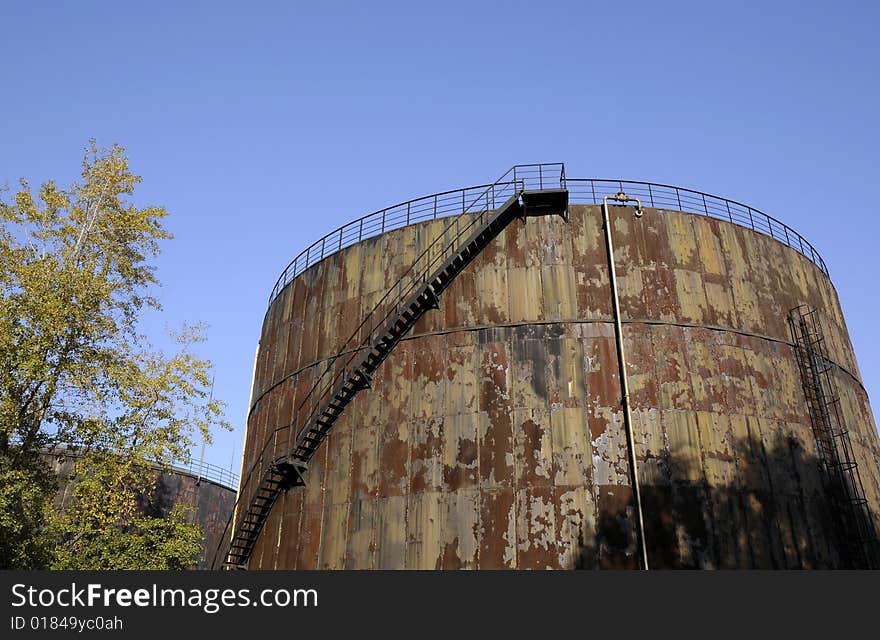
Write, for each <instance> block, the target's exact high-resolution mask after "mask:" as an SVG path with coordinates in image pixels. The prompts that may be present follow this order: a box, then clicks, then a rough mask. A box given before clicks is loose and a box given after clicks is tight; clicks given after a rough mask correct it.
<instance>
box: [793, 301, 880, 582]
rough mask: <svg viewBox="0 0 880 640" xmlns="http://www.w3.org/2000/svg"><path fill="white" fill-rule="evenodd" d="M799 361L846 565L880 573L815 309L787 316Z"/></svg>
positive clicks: (799, 309)
mask: <svg viewBox="0 0 880 640" xmlns="http://www.w3.org/2000/svg"><path fill="white" fill-rule="evenodd" d="M788 323H789V329H790V330H791V334H792V338H793V339H794V342H795V355H796V357H797V360H798V366H799V367H800V370H801V382H802V384H803V389H804V395H805V396H806V400H807V407H808V410H809V413H810V420H811V422H812V425H813V435H814V437H815V439H816V448H817V450H818V453H819V458H820V460H821V463H822V466H823V468H824V470H825V474H826V485H827V486H826V490H827V491H828V494H829V498H830V502H831V506H832V507H833V508H832V511H833V513H832V514H831V515H832V517H833V519H834V520H835V521H836V522H835V524H836V526H837V528H838V535H839V536H840V538H841V542H842V546H843V548H844V549H845V550H846V554H847V558H845V559H844V560H845V562H846V563H847V564H849V565H850V567H851V568H856V569H880V548H878V543H880V541H878V538H877V532H876V529H875V527H874V522H873V519H872V516H871V514H870V512H869V510H868V500H867V498H866V497H865V488H864V486H863V485H862V479H861V476H860V474H859V466H858V463H857V462H856V457H855V454H854V452H853V449H852V443H851V442H850V437H849V429H848V428H847V425H846V422H845V421H844V418H843V412H842V411H841V408H840V396H839V394H838V392H837V388H836V385H835V384H834V380H833V378H832V376H831V370H832V367H834V365H833V363H832V362H831V360H830V359H829V358H828V353H827V349H826V346H825V335H824V332H823V331H822V325H821V323H820V321H819V316H818V312H817V311H816V309H814V308H812V307H809V306H807V305H802V306H800V307H796V308H795V309H792V310H791V311H790V312H789V315H788Z"/></svg>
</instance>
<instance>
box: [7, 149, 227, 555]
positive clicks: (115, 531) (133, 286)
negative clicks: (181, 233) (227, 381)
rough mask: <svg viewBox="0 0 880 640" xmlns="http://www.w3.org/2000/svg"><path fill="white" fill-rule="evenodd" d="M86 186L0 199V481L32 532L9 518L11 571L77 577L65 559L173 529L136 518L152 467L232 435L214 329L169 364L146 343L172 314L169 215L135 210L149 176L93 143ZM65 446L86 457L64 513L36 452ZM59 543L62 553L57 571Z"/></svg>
mask: <svg viewBox="0 0 880 640" xmlns="http://www.w3.org/2000/svg"><path fill="white" fill-rule="evenodd" d="M81 176H82V180H81V182H78V183H74V184H73V185H71V186H70V187H69V188H67V189H62V188H60V187H58V186H57V185H56V184H55V183H54V182H51V181H50V182H46V183H45V184H43V185H42V187H41V188H40V189H39V190H38V191H37V194H36V196H35V195H34V194H33V193H32V190H31V188H30V186H29V185H28V183H27V182H25V181H24V180H22V181H21V183H20V187H19V189H18V190H17V191H16V192H15V193H14V194H13V195H12V197H11V198H8V199H7V198H0V222H2V230H0V283H2V295H0V476H2V477H0V481H5V482H6V483H12V484H10V485H9V487H7V488H5V489H4V491H3V492H0V500H5V501H8V502H9V505H8V506H7V509H8V510H9V512H10V513H11V512H13V511H16V510H17V512H20V513H22V514H24V515H26V516H27V517H26V518H25V520H26V521H27V523H28V524H27V526H18V527H17V528H16V527H15V526H12V525H10V524H9V523H8V522H6V518H2V519H0V543H2V544H3V545H4V548H3V549H2V550H0V560H2V561H3V562H4V563H6V562H10V563H11V565H9V566H21V567H38V566H45V565H46V564H48V563H51V562H54V564H55V566H62V567H63V566H72V564H71V563H65V561H64V558H69V557H70V554H66V553H64V549H65V547H68V548H74V547H76V546H77V545H80V546H82V545H88V544H89V542H90V541H96V540H109V539H111V538H112V539H113V540H114V541H115V542H114V548H116V549H125V548H132V549H133V548H135V547H136V546H137V545H136V544H132V545H129V546H128V547H127V546H126V544H127V543H125V542H120V540H121V538H119V536H123V537H124V536H125V535H135V536H136V535H146V533H147V532H149V535H150V536H153V537H155V536H156V535H158V534H160V533H162V532H163V531H164V532H165V533H168V532H169V531H171V530H173V527H172V529H167V528H165V529H163V527H162V526H160V525H159V524H157V523H150V522H146V521H145V520H144V518H141V517H140V516H139V515H138V513H137V508H136V504H137V496H138V495H140V494H142V493H143V492H144V491H149V489H150V485H151V483H152V477H153V476H152V474H150V473H149V468H150V467H151V466H152V465H153V464H155V463H159V464H169V463H171V462H172V461H174V460H185V459H187V457H188V455H189V454H188V452H189V450H190V448H191V447H192V446H193V443H194V438H195V437H196V436H199V437H201V438H204V439H205V440H208V441H210V430H211V427H213V426H220V427H223V428H228V424H227V423H226V422H225V421H224V420H223V418H222V403H221V402H219V401H216V400H213V399H210V398H209V394H208V386H209V383H210V371H211V364H210V362H209V361H207V360H204V359H201V358H199V357H197V356H196V355H194V354H193V353H192V352H191V350H190V348H191V347H192V345H194V344H196V343H198V342H200V341H201V340H202V339H203V330H204V327H203V326H201V325H194V326H184V327H183V328H182V329H181V330H180V331H179V332H178V333H177V334H175V338H176V341H177V349H176V352H174V353H172V354H170V355H168V354H166V353H164V352H163V351H162V350H160V349H157V348H156V347H154V346H153V345H152V344H151V343H150V341H149V340H148V338H147V337H146V336H144V335H142V334H141V333H140V332H139V331H138V320H139V318H140V317H141V316H142V315H143V314H144V313H145V312H148V311H150V310H160V308H161V307H160V305H159V303H158V301H157V300H156V299H155V298H154V297H153V296H152V295H151V289H152V288H153V287H155V286H156V285H157V284H158V282H157V279H156V277H155V267H154V266H153V265H152V264H151V262H150V261H151V259H152V258H154V257H155V256H156V255H158V253H159V243H160V241H163V240H167V239H169V238H171V235H170V234H169V233H168V232H167V231H166V230H165V229H164V227H163V226H162V219H163V218H164V217H165V216H166V215H167V213H166V211H165V210H164V209H163V208H161V207H154V206H148V207H142V208H141V207H138V206H136V205H135V204H133V203H132V202H131V200H130V197H131V195H132V194H133V192H134V189H135V186H136V185H137V184H139V183H140V178H139V177H138V176H136V175H134V174H133V173H131V171H130V170H129V166H128V160H127V158H126V156H125V152H124V149H123V148H122V147H120V146H118V145H114V146H113V147H111V148H110V149H102V148H98V147H97V146H96V144H95V142H94V141H92V142H91V144H90V145H89V146H88V147H87V148H86V151H85V154H84V159H83V163H82V172H81ZM0 195H2V194H0ZM61 445H66V446H72V447H76V448H77V449H79V451H80V452H81V453H84V454H85V458H84V460H83V462H82V464H81V474H80V476H81V477H80V479H79V481H78V485H77V487H76V491H75V497H76V500H75V501H74V503H73V506H72V507H71V508H70V509H69V510H67V512H66V513H61V514H54V515H53V514H51V513H49V511H48V510H47V508H46V506H47V505H48V504H49V503H50V502H51V496H52V493H53V490H52V483H51V478H48V479H47V478H46V473H47V470H46V469H45V467H44V466H41V465H40V464H39V457H38V456H37V453H38V452H39V451H41V450H45V449H47V448H53V447H57V446H61ZM27 478H29V480H28V479H27ZM35 478H41V480H40V481H39V482H34V479H35ZM13 485H14V486H16V487H18V489H13V488H11V487H12V486H13ZM37 494H39V495H40V496H42V499H41V500H36V496H37ZM26 501H30V502H31V503H32V504H31V505H25V502H26ZM37 505H40V506H41V507H42V508H38V506H37ZM4 511H6V510H4ZM47 514H48V515H47ZM178 515H179V514H178ZM175 517H176V516H175ZM178 520H179V518H178ZM178 520H175V521H174V522H176V523H177V524H180V523H179V522H178ZM136 523H137V524H136ZM175 526H176V525H175ZM16 532H17V533H16ZM16 536H18V538H17V539H18V541H17V542H16V541H15V540H16ZM22 536H24V537H25V538H27V537H28V536H30V537H29V540H30V542H26V541H25V540H24V538H22ZM47 539H52V540H55V541H56V542H57V543H58V544H59V545H60V548H61V551H62V552H61V553H59V554H58V555H57V557H56V559H55V560H54V561H52V560H51V557H52V555H53V554H52V553H50V552H47V551H46V550H45V549H46V542H45V541H46V540H47ZM41 541H42V542H41ZM153 548H157V549H158V548H161V545H159V546H158V547H156V546H155V545H154V546H153ZM12 549H18V551H15V552H12V551H10V550H12ZM7 551H9V553H8V555H9V557H10V559H9V560H7ZM117 564H124V562H120V563H117ZM159 564H161V562H159ZM92 568H97V567H92Z"/></svg>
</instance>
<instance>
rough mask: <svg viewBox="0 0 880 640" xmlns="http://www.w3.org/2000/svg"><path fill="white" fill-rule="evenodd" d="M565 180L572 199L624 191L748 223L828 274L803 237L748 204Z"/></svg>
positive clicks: (659, 187)
mask: <svg viewBox="0 0 880 640" xmlns="http://www.w3.org/2000/svg"><path fill="white" fill-rule="evenodd" d="M567 184H568V190H569V199H570V201H571V202H577V203H580V204H602V199H603V198H604V197H605V196H611V195H614V194H615V193H617V192H618V191H625V192H626V194H627V195H628V196H631V197H636V198H639V199H640V200H641V201H642V205H644V206H646V207H653V208H657V209H673V210H675V211H684V212H686V213H696V214H700V215H704V216H708V217H710V218H717V219H719V220H726V221H728V222H732V223H734V224H738V225H740V226H743V227H748V228H749V229H751V230H752V231H757V232H759V233H763V234H764V235H768V236H770V237H771V238H774V239H775V240H778V241H779V242H781V243H783V244H785V245H787V246H789V247H791V248H792V249H794V250H795V251H797V252H798V253H800V254H801V255H803V256H804V257H806V258H808V259H809V260H810V262H812V263H813V264H815V265H816V266H817V267H819V269H821V270H822V273H824V274H825V275H826V276H827V275H828V267H827V266H825V261H824V260H822V256H820V255H819V252H818V251H816V249H815V248H814V247H813V245H811V244H810V243H809V242H807V240H806V238H804V237H803V236H802V235H801V234H799V233H798V232H797V231H795V230H794V229H792V228H791V227H789V226H788V225H787V224H785V223H784V222H780V221H779V220H777V219H776V218H774V217H773V216H770V215H767V214H766V213H764V212H763V211H759V210H758V209H755V208H753V207H750V206H749V205H747V204H742V203H741V202H736V201H735V200H728V199H727V198H721V197H719V196H713V195H711V194H708V193H702V192H700V191H693V190H691V189H684V188H682V187H674V186H671V185H667V184H656V183H653V182H637V181H633V180H603V179H599V178H569V179H568V181H567Z"/></svg>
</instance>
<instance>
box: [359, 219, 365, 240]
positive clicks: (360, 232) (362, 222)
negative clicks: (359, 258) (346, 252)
mask: <svg viewBox="0 0 880 640" xmlns="http://www.w3.org/2000/svg"><path fill="white" fill-rule="evenodd" d="M363 239H364V219H363V218H361V224H360V228H359V229H358V242H360V241H361V240H363Z"/></svg>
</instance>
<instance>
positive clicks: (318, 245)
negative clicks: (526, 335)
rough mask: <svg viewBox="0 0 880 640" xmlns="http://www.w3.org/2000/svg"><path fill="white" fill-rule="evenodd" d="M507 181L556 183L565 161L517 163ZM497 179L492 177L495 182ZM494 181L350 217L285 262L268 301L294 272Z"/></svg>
mask: <svg viewBox="0 0 880 640" xmlns="http://www.w3.org/2000/svg"><path fill="white" fill-rule="evenodd" d="M504 177H506V179H507V180H508V181H509V182H522V183H523V184H527V185H528V188H530V189H543V188H545V187H551V186H553V187H558V186H559V184H560V183H562V184H564V183H565V165H563V163H561V162H552V163H545V164H521V165H517V166H515V167H513V168H512V169H510V171H508V172H506V173H505V174H504ZM497 182H500V180H496V183H497ZM493 184H495V183H487V184H480V185H476V186H473V187H465V188H463V189H453V190H452V191H442V192H440V193H434V194H431V195H429V196H424V197H421V198H416V199H414V200H407V201H406V202H401V203H400V204H396V205H394V206H391V207H387V208H386V209H380V210H379V211H374V212H373V213H370V214H368V215H365V216H364V217H362V218H358V219H357V220H353V221H352V222H349V223H348V224H345V225H343V226H341V227H339V228H338V229H336V230H335V231H332V232H330V233H328V234H327V235H326V236H324V237H323V238H318V240H316V241H315V242H314V243H312V244H311V245H310V246H308V247H306V249H304V250H303V251H302V253H300V254H299V255H298V256H296V257H295V258H294V259H293V260H292V261H291V262H290V264H288V265H287V266H286V267H285V268H284V271H282V272H281V275H280V276H278V280H277V281H276V282H275V286H274V287H272V293H271V294H270V295H269V304H272V301H273V300H274V299H275V298H276V297H277V296H278V294H279V293H281V290H282V289H284V287H286V286H287V284H288V283H289V282H290V281H291V280H293V279H294V278H295V277H296V276H298V275H299V274H301V273H302V272H303V271H305V270H306V269H308V268H309V267H311V266H312V265H313V264H316V263H318V262H320V261H321V260H323V259H324V258H326V257H327V256H329V255H332V254H334V253H336V252H337V251H339V250H340V249H344V248H345V247H349V246H351V245H353V244H357V243H358V242H361V241H362V240H366V239H367V238H371V237H373V236H378V235H382V234H383V233H385V232H386V231H391V230H392V229H399V228H401V227H406V226H408V225H411V224H415V223H416V222H423V221H425V220H436V219H437V218H445V217H448V216H453V215H458V214H460V213H462V212H464V211H465V210H466V209H467V208H468V207H470V205H471V203H473V202H474V200H475V199H479V198H482V197H483V195H484V194H485V192H486V189H487V188H489V187H491V186H492V185H493Z"/></svg>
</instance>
